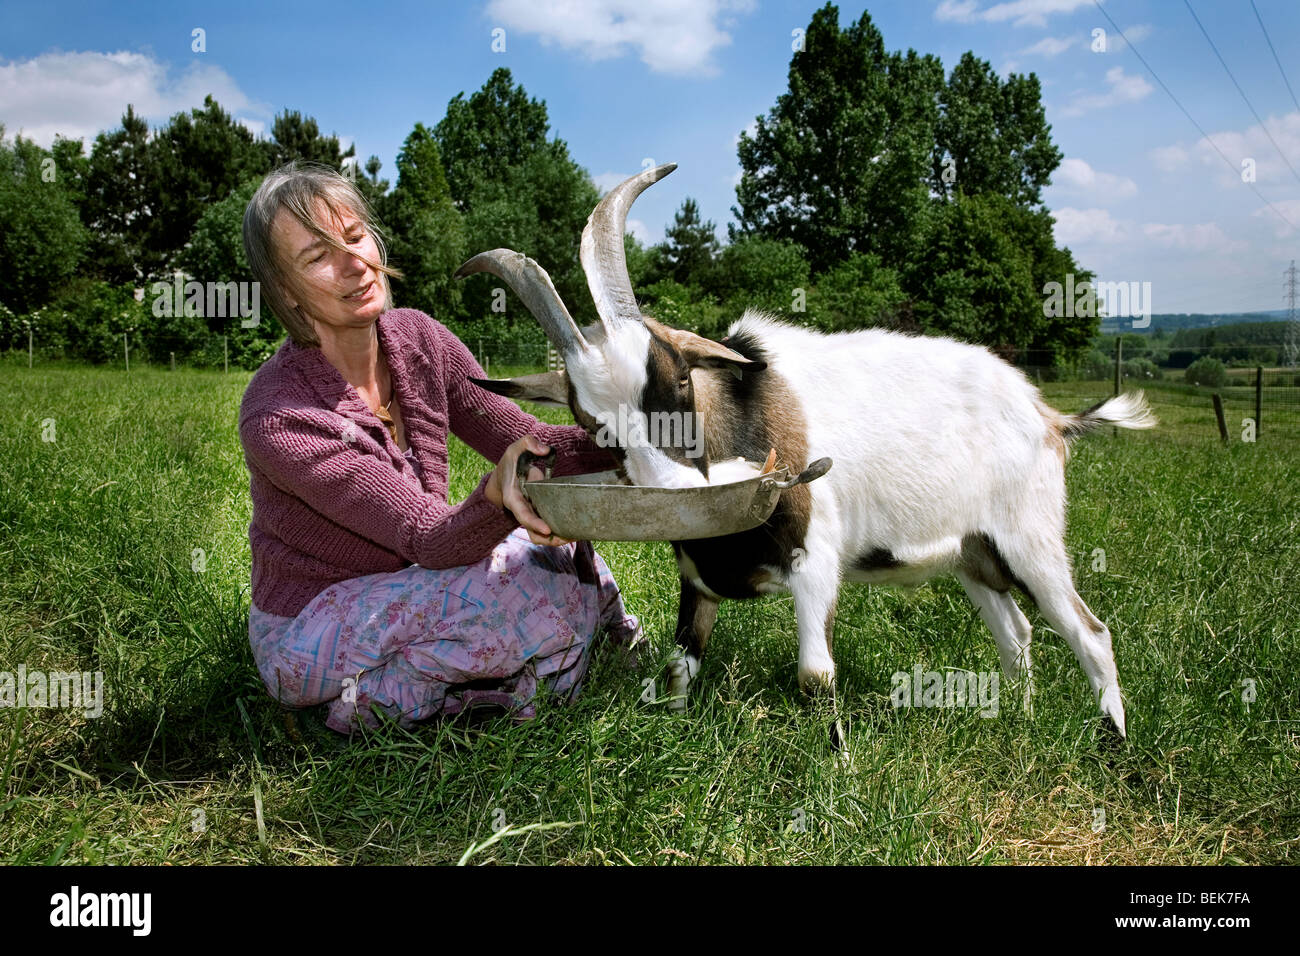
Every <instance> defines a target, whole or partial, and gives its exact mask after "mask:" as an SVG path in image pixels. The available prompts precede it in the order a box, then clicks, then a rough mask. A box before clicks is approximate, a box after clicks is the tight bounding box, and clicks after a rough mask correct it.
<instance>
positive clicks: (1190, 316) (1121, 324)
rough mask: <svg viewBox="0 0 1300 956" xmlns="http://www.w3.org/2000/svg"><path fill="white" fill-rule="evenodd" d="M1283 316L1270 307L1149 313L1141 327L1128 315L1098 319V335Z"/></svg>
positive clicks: (1147, 332)
mask: <svg viewBox="0 0 1300 956" xmlns="http://www.w3.org/2000/svg"><path fill="white" fill-rule="evenodd" d="M1286 317H1287V310H1286V309H1271V310H1268V311H1265V312H1191V313H1188V312H1161V313H1157V314H1155V315H1153V316H1151V324H1150V325H1149V326H1147V327H1146V328H1144V329H1135V328H1133V320H1132V319H1128V318H1118V319H1102V320H1101V334H1102V335H1114V334H1115V333H1116V332H1133V333H1136V334H1138V335H1150V334H1152V333H1155V332H1158V331H1160V330H1162V329H1164V330H1166V331H1169V332H1176V331H1178V330H1179V329H1212V328H1215V327H1217V326H1220V325H1236V324H1237V323H1239V322H1277V321H1278V320H1283V321H1285V319H1286Z"/></svg>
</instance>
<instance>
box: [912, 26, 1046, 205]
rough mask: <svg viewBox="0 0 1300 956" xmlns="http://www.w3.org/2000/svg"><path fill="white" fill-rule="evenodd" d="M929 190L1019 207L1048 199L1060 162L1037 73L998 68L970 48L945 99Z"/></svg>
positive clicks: (950, 79)
mask: <svg viewBox="0 0 1300 956" xmlns="http://www.w3.org/2000/svg"><path fill="white" fill-rule="evenodd" d="M940 107H941V110H940V114H939V121H938V124H937V126H936V139H935V149H934V161H933V165H932V168H931V171H930V188H931V189H933V190H934V191H935V192H936V193H939V194H940V195H944V196H946V195H949V194H951V193H952V192H954V191H956V190H961V191H962V192H965V193H967V194H968V195H975V194H978V193H984V192H992V193H997V194H998V195H1000V196H1005V197H1007V198H1008V199H1010V200H1011V201H1012V202H1014V203H1016V204H1017V205H1020V206H1025V207H1028V206H1036V205H1039V204H1040V203H1041V202H1042V188H1043V187H1044V186H1046V185H1047V184H1048V183H1049V182H1050V181H1051V174H1052V172H1053V170H1055V169H1056V168H1057V167H1058V166H1059V165H1060V164H1061V159H1062V158H1063V157H1062V153H1061V151H1060V150H1059V149H1057V148H1056V146H1055V145H1054V144H1053V143H1052V139H1051V130H1052V128H1051V126H1049V125H1048V123H1047V117H1046V114H1045V112H1044V110H1043V103H1042V89H1041V87H1040V86H1039V83H1038V77H1037V76H1035V75H1033V74H1032V73H1031V74H1030V75H1029V76H1023V75H1021V74H1018V73H1012V74H1011V75H1010V76H1008V77H1007V78H1006V79H1005V80H1002V79H999V78H998V75H997V73H995V72H994V71H993V67H992V66H990V65H989V64H988V63H987V62H986V61H984V60H981V59H979V58H978V57H976V56H975V54H973V53H970V52H967V53H965V54H963V55H962V58H961V61H960V62H959V63H958V64H957V66H956V67H954V68H953V71H952V74H951V75H950V76H949V77H948V82H947V84H946V85H945V86H944V88H943V91H942V94H941V96H940Z"/></svg>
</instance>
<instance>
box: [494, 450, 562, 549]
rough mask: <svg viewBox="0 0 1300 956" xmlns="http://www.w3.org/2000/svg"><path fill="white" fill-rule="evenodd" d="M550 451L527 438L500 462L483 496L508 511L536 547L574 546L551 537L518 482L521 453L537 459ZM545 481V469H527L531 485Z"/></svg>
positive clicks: (508, 452)
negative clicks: (529, 453) (531, 455)
mask: <svg viewBox="0 0 1300 956" xmlns="http://www.w3.org/2000/svg"><path fill="white" fill-rule="evenodd" d="M550 450H551V449H550V446H548V445H546V444H545V443H543V442H542V441H541V440H540V439H537V438H534V437H533V436H532V435H525V436H524V437H523V438H521V439H519V440H518V441H517V442H515V443H514V444H513V445H511V446H510V447H509V448H507V449H506V453H505V454H504V455H502V456H501V460H500V461H499V462H497V466H496V468H495V469H494V470H493V472H492V474H491V475H490V476H489V477H488V481H487V484H486V485H485V486H484V487H483V493H484V495H486V496H487V499H488V501H490V502H492V503H493V504H494V505H496V506H497V507H498V508H505V509H506V510H507V511H509V512H510V513H511V514H512V515H514V516H515V520H516V521H518V522H519V524H520V525H521V526H523V528H524V530H525V531H527V532H528V538H529V540H530V541H532V542H533V544H544V545H549V546H555V545H560V544H570V543H571V542H570V541H569V540H568V539H567V538H561V537H557V536H556V535H553V534H551V529H550V527H549V526H548V525H547V524H546V522H545V521H543V520H542V519H541V518H539V517H538V516H537V513H536V512H535V511H533V508H532V505H530V504H529V503H528V499H527V498H525V497H524V493H523V490H522V489H521V488H520V487H519V478H518V476H517V475H516V474H515V466H516V463H517V462H518V461H519V455H520V453H522V452H525V451H530V452H532V453H533V454H534V455H545V454H548V453H549V452H550ZM544 477H545V475H543V474H542V469H541V468H538V467H537V466H536V465H534V466H533V467H531V468H529V469H528V480H529V481H537V480H540V479H541V478H544Z"/></svg>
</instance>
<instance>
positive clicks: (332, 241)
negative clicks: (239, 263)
mask: <svg viewBox="0 0 1300 956" xmlns="http://www.w3.org/2000/svg"><path fill="white" fill-rule="evenodd" d="M321 204H323V205H324V206H325V209H326V211H327V213H328V215H329V217H330V219H332V220H333V221H334V223H335V225H336V227H338V229H339V230H340V231H341V230H342V220H343V215H344V213H348V212H350V213H351V214H352V215H354V216H356V218H357V219H359V220H360V221H361V226H362V228H363V229H365V230H366V232H367V233H369V234H370V236H371V237H373V239H374V240H375V245H376V246H377V247H378V249H379V261H378V262H371V261H370V260H369V259H366V258H365V257H364V256H358V257H357V258H359V259H361V260H362V261H363V262H365V263H366V265H368V266H370V268H372V269H374V270H375V272H376V273H377V275H378V281H379V284H380V287H381V289H382V290H383V296H384V308H385V309H391V308H392V307H393V302H392V293H391V292H390V291H389V288H388V277H389V276H393V277H394V278H399V279H400V278H401V276H402V274H401V272H399V271H398V270H396V269H393V268H391V267H390V266H389V265H388V252H387V249H386V248H385V246H384V240H383V236H382V234H381V232H380V228H379V224H378V222H377V221H376V220H375V217H374V213H372V212H371V210H370V204H369V203H367V202H366V199H365V197H364V196H362V195H361V193H360V192H358V191H357V187H356V186H355V185H354V184H353V183H352V182H351V181H350V180H349V179H348V178H347V177H346V176H343V175H341V174H339V173H338V172H337V171H336V170H334V169H332V168H330V167H329V166H323V165H321V164H319V163H304V162H299V161H298V160H294V161H293V162H291V163H287V164H285V165H284V166H281V167H280V168H279V169H277V170H274V171H273V172H271V173H270V174H269V175H268V176H267V177H266V179H264V180H262V185H260V186H259V187H257V192H255V193H254V194H253V198H252V199H250V200H249V201H248V208H247V209H245V210H244V254H245V255H246V256H247V257H248V265H249V267H250V268H251V269H252V271H253V278H254V279H256V280H257V281H258V282H259V283H260V284H261V290H260V292H261V296H262V298H263V299H264V300H265V301H266V303H267V305H269V306H270V307H271V311H272V312H274V313H275V315H276V317H277V318H278V319H279V320H280V322H281V323H282V324H283V325H284V327H285V328H286V329H287V330H288V332H289V336H290V338H292V339H293V340H294V341H295V342H297V343H298V344H299V345H304V346H310V345H316V346H319V345H320V339H319V338H318V337H317V335H316V332H315V330H314V329H313V328H312V323H311V320H310V319H309V318H308V317H307V316H305V315H303V314H302V312H301V311H299V310H298V309H296V308H293V307H291V306H290V305H289V302H290V301H292V298H294V296H293V290H294V289H295V287H296V285H297V283H298V278H297V276H296V275H295V274H294V273H293V271H292V270H291V269H290V267H289V261H288V255H287V253H288V251H289V250H287V249H278V248H277V247H276V245H275V242H274V241H273V239H272V238H271V226H272V224H273V223H274V222H275V217H276V216H277V215H279V212H280V210H281V209H284V210H286V211H287V212H288V213H289V214H290V215H291V216H293V217H294V218H295V219H297V220H298V221H299V222H300V223H302V225H303V228H305V229H307V230H308V231H309V232H311V233H312V234H313V235H315V236H316V237H317V238H319V239H321V240H323V241H324V242H326V243H328V244H329V245H331V246H333V247H334V248H335V249H342V250H343V251H345V252H348V253H349V254H353V255H355V250H353V249H349V248H347V247H346V246H344V245H343V244H342V243H341V242H339V240H338V238H337V237H336V236H335V235H334V234H333V233H331V232H328V231H326V230H325V229H323V228H321V226H320V224H319V223H317V221H316V216H317V215H318V211H319V210H318V207H319V205H321Z"/></svg>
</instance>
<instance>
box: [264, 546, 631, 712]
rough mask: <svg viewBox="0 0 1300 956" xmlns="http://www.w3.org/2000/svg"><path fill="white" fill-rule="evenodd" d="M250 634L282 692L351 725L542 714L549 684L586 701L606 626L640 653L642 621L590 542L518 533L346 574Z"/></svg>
mask: <svg viewBox="0 0 1300 956" xmlns="http://www.w3.org/2000/svg"><path fill="white" fill-rule="evenodd" d="M248 633H249V640H250V642H251V644H252V647H253V657H254V659H255V660H256V662H257V668H258V672H259V673H260V674H261V676H262V682H263V683H264V684H265V685H266V688H267V690H268V691H269V692H270V693H271V696H272V697H274V698H275V699H277V700H279V701H280V702H281V703H282V704H284V705H285V706H287V707H310V706H312V705H315V704H322V703H328V704H329V708H328V710H329V715H328V717H327V719H326V721H325V722H326V725H327V726H329V727H331V728H333V729H334V730H337V731H341V732H347V731H349V730H350V729H352V728H353V727H354V726H355V725H356V723H357V722H358V721H360V722H361V723H363V724H365V725H366V726H368V727H375V726H377V725H378V724H379V717H378V716H377V715H376V714H375V713H374V712H373V711H374V708H377V709H378V710H379V711H382V712H383V713H385V714H387V715H389V716H390V717H392V718H393V719H395V720H396V721H397V722H398V723H399V724H400V725H401V726H403V727H409V726H410V725H411V724H413V723H415V722H417V721H421V720H425V719H427V718H429V717H434V716H438V715H452V714H456V713H459V712H461V711H462V710H465V709H468V708H470V707H475V706H479V705H494V706H498V707H502V708H505V709H506V710H508V711H511V712H513V713H514V714H515V716H516V717H517V718H518V719H521V720H526V719H529V718H531V717H532V716H534V714H535V707H534V703H533V699H534V697H535V696H536V694H537V690H538V686H539V684H540V685H544V686H546V687H547V688H548V689H549V690H550V691H551V692H552V693H555V694H557V695H559V696H560V697H562V698H563V699H566V700H571V699H573V698H574V697H576V696H577V694H578V693H579V690H580V688H581V685H582V679H583V677H584V676H585V675H586V672H587V666H588V663H589V661H590V656H591V651H592V647H593V644H594V643H595V639H596V637H597V635H598V634H601V633H605V634H607V635H608V636H609V639H610V640H611V641H612V642H613V643H614V644H615V645H617V646H619V647H621V648H622V649H623V650H624V651H625V652H626V653H628V654H629V655H632V656H633V657H634V656H635V654H636V652H637V651H638V650H639V649H640V640H641V627H640V624H639V623H638V621H637V619H636V618H635V617H633V616H632V615H630V614H628V613H627V612H626V610H625V609H624V607H623V600H622V597H621V596H620V595H619V591H618V586H617V585H616V584H615V583H614V578H613V575H611V574H610V571H609V568H608V567H607V566H606V565H605V562H604V560H603V559H602V558H601V557H600V555H598V554H596V552H595V550H594V549H593V548H592V546H591V542H589V541H579V542H576V543H574V544H569V545H563V546H561V547H554V548H551V547H543V546H540V545H534V544H533V543H532V542H531V541H529V540H528V535H527V533H526V532H524V531H523V530H522V529H516V530H515V531H513V532H511V534H510V535H509V536H507V537H506V539H505V540H504V541H502V542H501V543H500V544H499V545H497V547H496V548H495V550H493V552H492V553H491V554H490V555H488V556H487V557H486V558H484V559H483V560H482V561H480V562H478V563H477V564H473V565H470V566H468V567H463V568H450V569H447V570H441V571H435V570H431V569H429V568H425V567H421V566H420V565H418V564H413V565H411V566H410V567H408V568H405V569H403V570H401V571H396V572H393V573H385V574H371V575H366V576H365V577H360V578H352V579H350V580H347V581H340V582H338V583H336V584H333V585H331V586H330V587H328V588H326V589H325V590H324V591H322V592H321V593H320V594H318V595H316V597H315V598H313V599H312V601H311V603H310V604H308V605H307V606H306V607H305V608H303V610H302V612H301V613H299V614H298V616H297V617H282V616H280V615H276V614H267V613H264V612H262V611H259V610H258V609H257V607H256V606H254V607H252V608H251V609H250V613H249V627H248Z"/></svg>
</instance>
